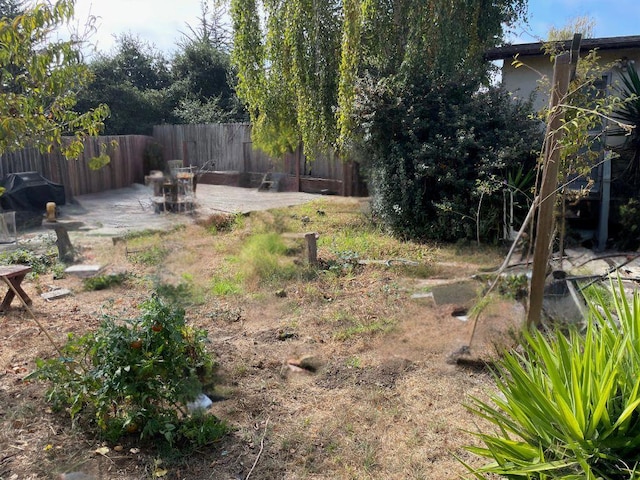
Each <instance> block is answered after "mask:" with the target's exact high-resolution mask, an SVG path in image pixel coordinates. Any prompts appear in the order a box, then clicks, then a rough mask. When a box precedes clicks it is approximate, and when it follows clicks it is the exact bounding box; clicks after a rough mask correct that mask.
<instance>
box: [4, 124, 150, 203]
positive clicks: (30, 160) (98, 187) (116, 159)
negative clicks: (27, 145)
mask: <svg viewBox="0 0 640 480" xmlns="http://www.w3.org/2000/svg"><path fill="white" fill-rule="evenodd" d="M113 141H115V142H116V144H115V145H113V144H112V142H113ZM152 141H153V139H152V138H151V137H146V136H142V135H117V136H103V137H92V138H88V139H86V140H85V147H84V152H83V153H82V155H80V157H79V158H78V159H76V160H67V159H65V158H64V157H63V156H62V155H60V153H59V152H53V153H50V154H41V153H40V152H39V151H38V150H35V149H24V150H20V151H17V152H11V153H6V154H4V155H1V156H0V175H2V176H4V175H6V174H8V173H18V172H33V171H35V172H39V173H40V174H42V176H44V177H45V178H48V179H49V180H51V181H53V182H56V183H61V184H62V185H64V187H65V192H66V194H67V197H68V198H72V197H73V196H76V195H83V194H86V193H97V192H102V191H105V190H111V189H115V188H123V187H128V186H130V185H132V184H133V183H142V182H143V181H144V173H143V154H144V150H145V148H146V147H147V145H148V144H149V143H151V142H152ZM102 145H106V148H107V154H108V155H109V156H110V157H111V161H110V162H109V164H108V165H107V166H105V167H103V168H101V169H99V170H92V169H91V168H89V161H90V160H91V159H92V158H94V157H96V156H98V155H100V153H101V148H102V147H101V146H102Z"/></svg>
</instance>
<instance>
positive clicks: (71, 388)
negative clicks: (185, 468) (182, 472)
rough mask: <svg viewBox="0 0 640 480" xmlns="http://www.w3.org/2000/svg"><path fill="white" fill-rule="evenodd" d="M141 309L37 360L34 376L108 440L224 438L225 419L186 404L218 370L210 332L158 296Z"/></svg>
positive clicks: (175, 443)
mask: <svg viewBox="0 0 640 480" xmlns="http://www.w3.org/2000/svg"><path fill="white" fill-rule="evenodd" d="M140 310H141V315H140V316H139V317H137V318H135V319H132V320H121V319H116V318H113V317H108V316H107V317H105V318H104V320H103V322H102V324H101V325H100V327H99V328H98V329H97V330H96V331H95V332H91V333H88V334H86V335H83V336H80V337H75V336H73V335H70V336H69V339H68V341H67V344H66V345H65V346H64V347H63V350H62V351H63V354H64V358H54V359H49V360H41V359H39V360H37V362H36V366H37V368H36V371H35V372H33V373H32V374H31V375H30V377H31V378H39V379H42V380H46V381H48V382H49V384H50V386H49V387H48V388H47V391H46V396H47V400H49V401H50V402H51V403H52V404H53V406H54V407H56V408H60V409H62V408H67V409H68V411H69V413H70V415H71V419H72V421H73V423H79V422H80V423H82V425H85V426H87V427H93V428H95V427H97V431H98V432H99V433H100V434H101V436H103V437H105V438H106V439H107V440H111V441H115V440H117V439H119V438H120V437H122V436H124V435H131V434H137V435H139V436H140V438H141V439H143V440H149V441H153V442H154V443H155V444H157V440H158V439H160V441H161V442H163V443H164V444H165V445H167V446H169V447H171V448H174V447H187V446H198V445H202V444H205V443H208V442H211V441H213V440H216V439H218V438H219V437H220V436H222V435H223V434H224V433H225V432H226V427H225V426H224V423H223V422H221V421H219V420H218V419H217V418H215V417H213V416H212V415H207V414H206V413H202V412H198V413H193V414H191V413H190V412H189V411H188V409H187V407H186V405H187V403H189V402H192V401H193V400H195V399H196V397H197V396H198V395H199V394H201V393H202V385H203V381H205V380H210V377H211V375H212V373H213V370H214V368H215V363H214V361H213V359H212V356H211V355H210V354H209V353H208V352H207V351H206V349H205V347H204V339H205V338H206V332H205V331H204V330H200V329H196V328H193V327H190V326H188V325H187V324H186V322H185V318H184V316H185V312H184V310H183V309H182V308H180V307H179V306H177V305H176V304H174V303H169V302H165V301H163V299H161V298H160V297H159V296H158V295H156V294H154V295H152V297H151V298H150V299H149V300H148V301H146V302H144V303H143V304H142V305H141V309H140ZM194 416H200V418H197V419H194ZM204 417H206V418H204ZM192 428H197V429H198V432H197V434H196V433H195V432H191V431H190V430H191V429H192Z"/></svg>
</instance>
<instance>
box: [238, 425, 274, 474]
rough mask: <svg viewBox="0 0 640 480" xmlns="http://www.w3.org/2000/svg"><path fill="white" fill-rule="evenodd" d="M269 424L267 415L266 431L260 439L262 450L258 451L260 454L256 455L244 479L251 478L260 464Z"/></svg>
mask: <svg viewBox="0 0 640 480" xmlns="http://www.w3.org/2000/svg"><path fill="white" fill-rule="evenodd" d="M268 425H269V417H267V420H266V421H265V422H264V432H262V439H261V440H260V451H259V452H258V456H257V457H256V460H255V462H253V465H252V466H251V470H249V473H247V476H246V477H244V480H249V477H250V476H251V474H252V473H253V469H254V468H256V465H257V464H258V461H259V460H260V456H261V455H262V452H263V451H264V437H266V435H267V426H268Z"/></svg>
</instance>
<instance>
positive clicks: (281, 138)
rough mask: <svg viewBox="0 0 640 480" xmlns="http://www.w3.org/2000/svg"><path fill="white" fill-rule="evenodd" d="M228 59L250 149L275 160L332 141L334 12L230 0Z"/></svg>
mask: <svg viewBox="0 0 640 480" xmlns="http://www.w3.org/2000/svg"><path fill="white" fill-rule="evenodd" d="M231 15H232V18H233V23H234V49H233V54H232V60H233V62H234V65H235V66H236V68H237V71H238V86H237V92H238V96H239V97H240V98H241V99H242V100H243V101H244V102H245V103H246V104H247V106H248V109H249V114H250V117H251V122H252V123H253V139H254V142H255V143H256V144H257V145H258V146H259V147H260V148H262V149H263V150H264V151H266V152H267V153H269V154H271V155H274V156H279V155H282V154H284V153H286V152H292V151H294V150H295V149H296V148H297V147H298V146H299V145H300V143H301V142H302V143H303V144H304V145H305V146H306V153H307V154H313V152H314V151H315V149H317V148H322V147H327V146H329V145H331V144H332V142H333V141H334V140H335V137H336V134H335V129H336V122H335V107H336V105H337V81H338V80H337V79H338V65H339V61H340V55H339V51H340V35H341V30H342V14H341V5H340V4H339V3H338V2H335V1H331V0H314V1H313V2H311V1H301V0H286V1H285V0H281V1H279V0H266V1H262V2H259V1H256V0H232V2H231Z"/></svg>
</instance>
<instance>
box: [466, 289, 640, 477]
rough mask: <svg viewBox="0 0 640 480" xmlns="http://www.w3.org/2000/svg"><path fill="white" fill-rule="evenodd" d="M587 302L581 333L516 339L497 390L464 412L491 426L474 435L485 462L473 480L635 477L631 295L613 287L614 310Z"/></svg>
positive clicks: (639, 399)
mask: <svg viewBox="0 0 640 480" xmlns="http://www.w3.org/2000/svg"><path fill="white" fill-rule="evenodd" d="M599 303H601V304H602V305H601V306H602V308H600V309H598V308H595V307H596V305H597V303H596V304H594V303H591V316H590V319H589V322H588V327H587V330H586V332H584V333H583V332H579V331H578V330H577V329H575V328H574V329H572V330H570V331H569V332H568V334H565V333H562V332H559V331H558V332H554V333H550V334H548V335H547V334H545V333H543V332H539V331H534V332H530V333H527V334H525V336H524V344H523V349H522V351H521V352H509V353H507V354H506V355H505V356H504V358H503V359H502V360H501V361H500V363H499V365H498V368H497V370H496V374H495V380H496V383H497V387H498V392H497V393H495V394H493V395H492V396H491V399H490V401H483V400H479V399H476V400H475V401H474V403H473V405H472V406H471V407H470V408H471V410H472V411H473V412H475V413H476V414H477V415H478V416H480V417H482V418H484V419H486V420H487V421H489V422H490V423H492V424H493V425H494V427H495V429H494V431H493V432H489V431H487V430H485V431H483V432H482V433H478V434H477V435H478V437H479V438H480V439H481V440H482V441H483V442H484V446H483V447H468V449H469V450H470V451H471V452H473V453H475V454H477V455H480V456H482V457H485V458H488V459H490V460H491V463H489V464H487V465H486V466H484V467H482V468H479V469H474V470H473V472H474V473H475V475H476V477H477V478H487V479H488V478H494V477H493V476H492V475H501V476H504V477H506V478H514V479H515V478H523V479H524V478H527V479H539V480H543V479H548V480H550V479H565V480H568V479H577V478H585V479H594V480H595V479H603V480H621V479H632V478H637V475H638V467H639V462H640V457H639V456H638V451H639V447H640V440H639V439H640V418H639V417H638V414H637V411H638V407H639V406H640V381H639V380H638V376H637V372H638V369H639V368H640V356H639V355H638V345H639V344H640V294H639V293H638V292H635V294H634V296H633V300H632V301H629V300H628V299H627V297H626V294H625V291H624V288H623V286H622V282H621V281H619V282H618V286H617V289H616V294H615V298H614V305H615V308H614V309H613V310H611V309H610V308H609V304H608V302H606V301H605V302H602V301H600V302H599Z"/></svg>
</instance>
